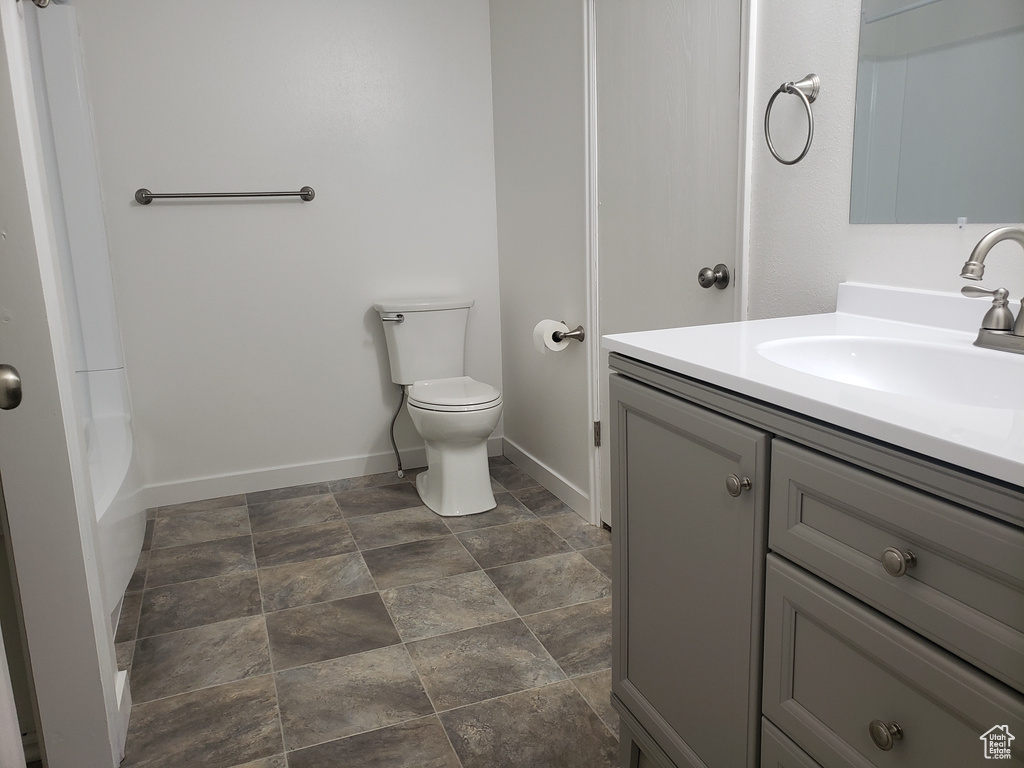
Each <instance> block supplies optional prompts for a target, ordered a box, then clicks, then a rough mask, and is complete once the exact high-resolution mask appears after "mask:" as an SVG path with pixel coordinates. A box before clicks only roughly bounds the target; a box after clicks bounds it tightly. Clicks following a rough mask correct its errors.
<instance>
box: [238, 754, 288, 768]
mask: <svg viewBox="0 0 1024 768" xmlns="http://www.w3.org/2000/svg"><path fill="white" fill-rule="evenodd" d="M232 768H288V761H287V758H285V756H284V755H283V754H282V755H274V756H273V757H264V758H263V759H262V760H254V761H253V762H251V763H246V764H245V765H235V766H232Z"/></svg>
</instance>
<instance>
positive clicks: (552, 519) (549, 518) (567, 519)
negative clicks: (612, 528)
mask: <svg viewBox="0 0 1024 768" xmlns="http://www.w3.org/2000/svg"><path fill="white" fill-rule="evenodd" d="M541 519H542V520H544V524H545V525H546V526H548V527H549V528H550V529H551V530H552V531H554V532H555V533H557V534H558V535H559V536H561V537H562V538H563V539H565V540H566V541H567V542H569V544H570V545H572V548H573V549H592V548H594V547H603V546H605V545H608V546H611V543H612V535H611V533H610V532H608V531H606V530H605V529H604V528H602V527H600V526H597V525H591V524H590V523H588V522H587V521H586V520H584V519H583V518H582V517H580V516H579V515H578V514H576V513H575V512H563V513H560V514H555V515H545V516H544V517H543V518H541Z"/></svg>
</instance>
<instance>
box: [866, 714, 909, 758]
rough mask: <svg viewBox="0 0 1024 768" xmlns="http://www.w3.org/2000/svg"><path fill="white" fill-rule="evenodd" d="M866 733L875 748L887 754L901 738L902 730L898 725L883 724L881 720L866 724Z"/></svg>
mask: <svg viewBox="0 0 1024 768" xmlns="http://www.w3.org/2000/svg"><path fill="white" fill-rule="evenodd" d="M868 733H869V734H870V735H871V740H872V741H873V742H875V746H876V747H878V748H879V749H880V750H882V751H883V752H888V751H889V750H890V749H892V747H893V744H894V743H895V742H896V741H898V740H899V739H902V738H903V729H902V728H900V724H899V723H883V722H882V721H881V720H872V721H871V722H870V723H868Z"/></svg>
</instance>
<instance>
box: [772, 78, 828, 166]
mask: <svg viewBox="0 0 1024 768" xmlns="http://www.w3.org/2000/svg"><path fill="white" fill-rule="evenodd" d="M820 89H821V79H820V78H819V77H818V76H817V75H815V74H810V75H806V76H805V77H804V79H803V80H800V81H798V82H795V83H792V82H790V83H783V84H782V85H780V86H779V87H778V88H777V89H776V91H775V93H773V94H772V97H771V98H770V99H768V108H767V109H766V110H765V111H764V138H765V140H766V141H767V142H768V151H769V152H771V153H772V157H774V158H775V159H776V160H778V161H779V162H780V163H782V164H783V165H796V164H797V163H799V162H800V161H801V160H803V159H804V157H805V156H806V155H807V150H809V149H810V148H811V139H813V138H814V115H813V114H812V113H811V104H812V103H813V102H814V100H815V99H816V98H818V91H819V90H820ZM780 93H792V94H795V95H796V96H799V97H800V100H801V101H802V102H803V103H804V109H806V110H807V143H806V144H804V149H803V152H801V153H800V154H799V155H797V156H796V158H795V159H793V160H783V159H782V157H780V156H779V153H778V152H776V151H775V145H774V144H772V132H771V128H770V127H769V125H768V124H769V121H770V120H771V116H772V105H773V104H774V103H775V99H777V98H778V97H779V94H780Z"/></svg>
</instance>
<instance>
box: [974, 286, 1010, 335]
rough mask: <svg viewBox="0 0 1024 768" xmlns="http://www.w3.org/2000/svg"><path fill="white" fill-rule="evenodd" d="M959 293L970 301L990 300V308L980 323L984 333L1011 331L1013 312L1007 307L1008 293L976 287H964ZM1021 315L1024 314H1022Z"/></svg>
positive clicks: (1003, 289)
mask: <svg viewBox="0 0 1024 768" xmlns="http://www.w3.org/2000/svg"><path fill="white" fill-rule="evenodd" d="M960 293H962V294H963V295H964V296H969V297H970V298H972V299H980V298H991V299H992V306H991V307H990V308H989V310H988V312H986V313H985V317H984V318H983V319H982V321H981V327H982V328H984V329H985V330H986V331H1009V330H1012V329H1013V311H1012V310H1011V309H1010V308H1009V307H1008V306H1007V300H1008V299H1009V297H1010V292H1009V291H1008V290H1006V289H1005V288H996V289H995V290H992V291H989V290H986V289H985V288H979V287H978V286H976V285H965V286H964V287H963V288H961V289H960ZM1021 314H1024V312H1022V313H1021Z"/></svg>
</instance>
